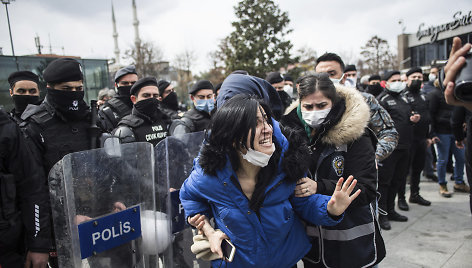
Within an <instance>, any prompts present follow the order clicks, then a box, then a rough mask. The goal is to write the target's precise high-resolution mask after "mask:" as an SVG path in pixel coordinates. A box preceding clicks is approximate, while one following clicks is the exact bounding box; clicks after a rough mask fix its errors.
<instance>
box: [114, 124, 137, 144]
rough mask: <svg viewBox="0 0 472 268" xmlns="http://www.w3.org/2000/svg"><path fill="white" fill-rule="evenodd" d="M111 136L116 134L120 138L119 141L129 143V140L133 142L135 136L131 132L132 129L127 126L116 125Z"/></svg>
mask: <svg viewBox="0 0 472 268" xmlns="http://www.w3.org/2000/svg"><path fill="white" fill-rule="evenodd" d="M112 134H113V136H116V137H118V138H119V139H120V142H121V143H130V142H135V141H136V137H135V135H134V133H133V130H131V129H130V128H129V127H127V126H118V127H117V128H116V129H115V130H114V131H113V132H112Z"/></svg>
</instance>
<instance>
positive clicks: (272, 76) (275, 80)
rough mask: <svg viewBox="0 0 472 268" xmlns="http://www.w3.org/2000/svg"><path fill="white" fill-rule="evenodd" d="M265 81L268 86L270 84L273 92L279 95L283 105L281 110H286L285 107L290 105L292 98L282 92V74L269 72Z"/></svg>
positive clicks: (283, 84) (283, 82)
mask: <svg viewBox="0 0 472 268" xmlns="http://www.w3.org/2000/svg"><path fill="white" fill-rule="evenodd" d="M265 80H266V81H267V82H269V84H271V85H272V87H274V88H275V90H277V93H278V94H279V97H280V100H281V101H282V104H283V109H284V110H285V109H287V107H288V106H290V104H291V103H292V98H291V97H290V95H289V94H288V93H287V92H285V91H284V86H285V80H284V77H283V76H282V74H280V73H279V72H271V73H269V74H268V75H267V77H266V79H265Z"/></svg>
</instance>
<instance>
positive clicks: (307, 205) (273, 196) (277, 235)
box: [180, 126, 342, 267]
mask: <svg viewBox="0 0 472 268" xmlns="http://www.w3.org/2000/svg"><path fill="white" fill-rule="evenodd" d="M275 128H278V126H277V127H274V129H275ZM274 132H275V131H274ZM275 135H277V134H275ZM282 147H283V151H285V150H287V147H288V145H287V143H286V142H285V143H283V145H282ZM232 176H233V177H234V178H237V176H236V173H235V172H234V171H233V168H232V167H231V164H230V161H229V160H227V162H226V166H225V168H224V169H222V170H220V171H218V172H217V176H216V177H215V176H210V175H208V174H205V173H204V171H203V169H202V168H201V166H200V165H199V164H198V157H197V158H195V160H194V167H193V171H192V173H191V174H190V176H189V177H188V178H187V180H186V181H185V182H184V184H183V185H182V188H181V189H180V200H181V202H182V205H183V207H184V210H185V216H186V217H189V216H193V215H195V214H198V213H200V214H205V215H207V217H214V218H215V224H216V228H218V229H221V231H223V232H224V233H225V234H226V235H227V236H228V237H229V238H230V240H231V241H232V242H233V244H234V245H235V247H236V254H235V257H234V260H233V262H232V263H228V264H227V267H291V266H293V265H295V264H296V263H297V261H298V260H300V259H301V258H302V257H303V256H305V254H306V253H307V252H308V251H309V250H310V247H311V244H310V242H309V240H308V237H307V235H306V233H305V229H304V227H303V225H302V223H301V221H300V219H299V218H298V215H299V216H300V217H302V218H304V219H306V220H309V221H310V222H312V223H313V224H318V225H326V226H332V225H335V224H337V223H339V222H340V221H341V219H342V218H340V219H338V221H336V220H334V219H332V218H331V217H330V216H329V215H328V212H327V210H326V208H327V207H326V206H327V203H328V201H329V199H330V197H329V196H324V195H318V194H316V195H312V196H310V197H307V198H295V197H294V196H293V193H294V189H295V183H292V182H289V181H287V180H284V178H285V174H284V173H283V172H282V170H281V168H280V165H279V171H278V173H277V176H276V177H275V178H274V180H273V181H272V182H271V184H270V185H269V186H268V187H267V189H266V191H265V193H266V198H265V200H264V202H263V205H262V207H261V209H260V210H259V214H260V217H258V216H257V214H256V213H255V212H254V211H252V210H251V209H250V208H249V200H248V199H247V197H246V196H245V195H244V194H243V193H242V192H241V190H239V188H238V187H237V186H236V185H234V184H233V182H232V181H231V177H232ZM220 262H221V261H219V260H217V261H213V266H216V267H218V266H219V265H220Z"/></svg>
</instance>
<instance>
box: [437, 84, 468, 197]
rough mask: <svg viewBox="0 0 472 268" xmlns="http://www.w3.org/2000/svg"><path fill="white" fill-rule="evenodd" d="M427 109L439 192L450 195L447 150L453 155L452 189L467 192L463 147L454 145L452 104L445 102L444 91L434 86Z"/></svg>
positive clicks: (446, 195)
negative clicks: (429, 117)
mask: <svg viewBox="0 0 472 268" xmlns="http://www.w3.org/2000/svg"><path fill="white" fill-rule="evenodd" d="M428 101H429V111H430V113H431V136H432V137H433V138H432V139H433V141H434V142H435V144H436V151H437V154H438V161H437V164H436V167H437V169H438V171H437V172H438V183H439V193H440V194H441V195H442V196H443V197H451V196H452V193H451V192H449V190H448V189H447V180H446V165H447V162H448V158H449V152H450V151H452V154H453V155H454V159H455V163H454V174H453V178H454V181H455V184H454V191H458V192H465V193H468V192H469V190H470V188H469V186H468V185H467V184H465V183H464V161H465V160H464V157H465V155H464V149H463V148H462V149H460V148H457V147H456V146H455V138H454V135H453V133H452V128H451V123H450V120H451V116H452V110H453V108H454V107H453V106H452V105H449V104H447V103H446V101H445V99H444V93H443V92H442V91H441V89H439V88H436V89H435V90H434V91H432V92H430V93H429V94H428Z"/></svg>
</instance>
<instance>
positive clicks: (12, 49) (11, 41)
mask: <svg viewBox="0 0 472 268" xmlns="http://www.w3.org/2000/svg"><path fill="white" fill-rule="evenodd" d="M4 4H5V10H6V11H7V21H8V31H9V32H10V43H11V52H12V54H13V56H15V49H14V48H13V38H12V37H11V28H10V15H9V14H8V3H4Z"/></svg>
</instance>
